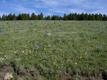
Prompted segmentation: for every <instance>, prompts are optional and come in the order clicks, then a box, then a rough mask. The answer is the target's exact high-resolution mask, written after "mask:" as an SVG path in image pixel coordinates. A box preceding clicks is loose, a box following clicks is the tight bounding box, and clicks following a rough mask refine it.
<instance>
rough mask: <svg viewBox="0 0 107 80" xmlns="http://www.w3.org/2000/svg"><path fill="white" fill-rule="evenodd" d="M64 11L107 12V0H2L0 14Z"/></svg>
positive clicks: (60, 13)
mask: <svg viewBox="0 0 107 80" xmlns="http://www.w3.org/2000/svg"><path fill="white" fill-rule="evenodd" d="M32 12H35V13H40V12H43V13H44V14H45V15H53V14H55V15H63V14H64V13H70V12H73V13H74V12H77V13H82V12H84V13H86V12H87V13H102V14H107V0H0V15H2V14H8V13H15V14H18V13H32Z"/></svg>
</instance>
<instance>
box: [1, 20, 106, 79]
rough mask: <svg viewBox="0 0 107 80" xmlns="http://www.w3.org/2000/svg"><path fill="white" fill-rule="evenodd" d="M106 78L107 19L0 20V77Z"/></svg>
mask: <svg viewBox="0 0 107 80" xmlns="http://www.w3.org/2000/svg"><path fill="white" fill-rule="evenodd" d="M7 68H8V71H9V72H11V73H12V76H13V80H106V79H104V76H105V75H107V22H106V21H105V22H104V21H1V22H0V75H1V77H0V80H2V76H3V74H4V73H5V70H6V69H7Z"/></svg>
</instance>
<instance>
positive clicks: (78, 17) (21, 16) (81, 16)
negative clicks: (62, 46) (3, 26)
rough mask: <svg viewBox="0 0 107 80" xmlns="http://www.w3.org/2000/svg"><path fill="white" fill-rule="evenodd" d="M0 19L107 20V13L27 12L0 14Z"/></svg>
mask: <svg viewBox="0 0 107 80" xmlns="http://www.w3.org/2000/svg"><path fill="white" fill-rule="evenodd" d="M0 20H103V21H106V20H107V15H103V14H87V13H81V14H77V13H70V14H64V15H63V16H58V15H52V16H44V15H43V13H40V14H38V15H36V14H35V13H32V14H31V15H30V14H27V13H22V14H19V15H17V16H16V15H15V14H8V15H2V16H1V17H0Z"/></svg>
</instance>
